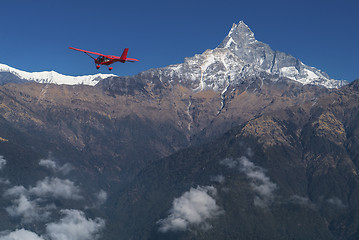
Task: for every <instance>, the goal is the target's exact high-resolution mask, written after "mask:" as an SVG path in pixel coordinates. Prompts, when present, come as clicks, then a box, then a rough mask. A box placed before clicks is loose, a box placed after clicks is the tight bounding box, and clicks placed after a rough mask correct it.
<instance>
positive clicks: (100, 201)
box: [96, 189, 107, 205]
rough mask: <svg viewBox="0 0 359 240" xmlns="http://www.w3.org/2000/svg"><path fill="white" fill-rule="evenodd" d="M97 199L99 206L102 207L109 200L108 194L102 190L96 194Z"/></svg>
mask: <svg viewBox="0 0 359 240" xmlns="http://www.w3.org/2000/svg"><path fill="white" fill-rule="evenodd" d="M96 198H97V205H102V204H104V203H105V202H106V200H107V193H106V192H105V191H104V190H102V189H101V190H100V192H98V193H97V194H96Z"/></svg>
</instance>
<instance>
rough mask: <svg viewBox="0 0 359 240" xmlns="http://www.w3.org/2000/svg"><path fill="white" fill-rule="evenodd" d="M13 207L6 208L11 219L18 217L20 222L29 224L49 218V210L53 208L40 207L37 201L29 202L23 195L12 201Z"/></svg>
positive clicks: (51, 206) (48, 206) (49, 206)
mask: <svg viewBox="0 0 359 240" xmlns="http://www.w3.org/2000/svg"><path fill="white" fill-rule="evenodd" d="M12 203H13V205H12V206H10V207H7V208H6V211H7V213H8V214H9V215H10V216H11V217H20V218H21V222H23V223H30V222H33V221H36V220H42V221H45V220H46V219H48V217H49V216H50V214H51V213H50V211H49V210H50V209H53V208H55V206H53V205H47V206H45V207H40V206H39V205H38V204H37V201H36V200H34V201H32V200H30V199H29V198H28V197H27V196H25V195H24V194H21V195H19V197H18V198H16V199H13V200H12Z"/></svg>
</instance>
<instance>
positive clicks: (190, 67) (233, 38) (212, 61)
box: [149, 21, 348, 92]
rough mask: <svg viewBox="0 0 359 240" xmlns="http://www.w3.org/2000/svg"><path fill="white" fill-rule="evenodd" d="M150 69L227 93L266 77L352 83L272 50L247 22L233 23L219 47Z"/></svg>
mask: <svg viewBox="0 0 359 240" xmlns="http://www.w3.org/2000/svg"><path fill="white" fill-rule="evenodd" d="M149 71H152V73H153V74H155V75H159V76H160V77H162V78H166V79H169V81H170V82H171V81H178V82H180V83H185V84H189V85H190V86H191V87H192V88H193V90H195V91H201V90H204V89H207V88H211V89H214V90H220V91H222V92H224V91H226V89H228V87H229V86H236V85H238V84H241V83H244V82H246V81H248V80H250V79H253V77H262V78H263V76H267V77H268V79H271V81H276V80H278V79H280V78H283V77H285V78H288V79H291V80H294V81H297V82H299V83H302V84H314V85H321V86H324V87H327V88H339V87H341V86H343V85H345V84H347V83H348V82H347V81H345V80H334V79H331V78H330V77H329V76H328V75H327V74H326V73H325V72H322V71H320V70H318V69H316V68H314V67H310V66H307V65H305V64H303V63H302V62H301V61H300V60H298V59H296V58H295V57H293V56H291V55H289V54H287V53H283V52H280V51H274V50H272V49H271V48H270V47H269V45H267V44H265V43H263V42H260V41H257V40H256V39H255V37H254V34H253V32H252V31H251V30H250V28H249V27H248V26H247V25H246V24H245V23H244V22H243V21H240V22H239V23H238V24H233V26H232V28H231V30H230V32H229V33H228V35H227V36H226V38H225V39H224V40H223V42H222V43H221V44H220V45H219V46H218V47H217V48H215V49H213V50H206V51H205V52H204V53H202V54H196V55H195V56H193V57H190V58H185V60H184V63H181V64H176V65H170V66H168V67H165V68H161V69H152V70H149Z"/></svg>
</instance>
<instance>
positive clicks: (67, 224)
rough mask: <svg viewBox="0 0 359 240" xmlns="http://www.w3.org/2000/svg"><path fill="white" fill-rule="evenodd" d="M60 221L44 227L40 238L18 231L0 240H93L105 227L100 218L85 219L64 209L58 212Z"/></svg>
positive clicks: (77, 211)
mask: <svg viewBox="0 0 359 240" xmlns="http://www.w3.org/2000/svg"><path fill="white" fill-rule="evenodd" d="M60 213H61V214H63V215H64V217H63V218H62V219H60V220H59V221H58V222H55V223H49V224H47V226H46V233H45V234H44V235H42V236H39V235H37V234H36V233H34V232H31V231H28V230H25V229H20V230H15V231H13V232H10V233H5V235H3V236H0V240H24V239H26V240H90V239H91V240H94V239H98V238H99V236H100V235H99V234H100V232H101V231H102V230H103V229H104V227H105V221H104V220H103V219H101V218H96V219H94V220H93V219H87V218H86V216H85V214H84V213H83V212H82V211H79V210H74V209H65V210H61V211H60Z"/></svg>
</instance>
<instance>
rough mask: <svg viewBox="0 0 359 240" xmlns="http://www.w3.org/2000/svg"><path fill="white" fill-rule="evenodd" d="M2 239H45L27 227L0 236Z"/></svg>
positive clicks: (0, 239)
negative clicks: (26, 228)
mask: <svg viewBox="0 0 359 240" xmlns="http://www.w3.org/2000/svg"><path fill="white" fill-rule="evenodd" d="M0 240H44V239H43V238H42V237H40V236H38V235H37V234H36V233H33V232H30V231H27V230H25V229H20V230H15V231H13V232H10V233H9V234H7V235H3V236H0Z"/></svg>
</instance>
